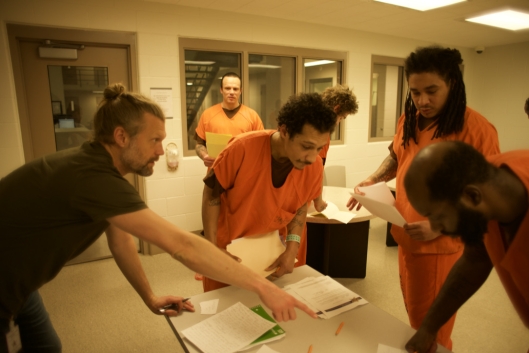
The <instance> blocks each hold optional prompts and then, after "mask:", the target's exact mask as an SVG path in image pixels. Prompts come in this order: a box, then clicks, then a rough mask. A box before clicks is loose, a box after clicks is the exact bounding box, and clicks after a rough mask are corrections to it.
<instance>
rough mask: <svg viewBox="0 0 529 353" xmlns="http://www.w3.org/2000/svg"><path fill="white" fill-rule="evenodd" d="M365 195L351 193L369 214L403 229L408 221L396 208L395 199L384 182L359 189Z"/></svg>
mask: <svg viewBox="0 0 529 353" xmlns="http://www.w3.org/2000/svg"><path fill="white" fill-rule="evenodd" d="M358 190H360V191H361V192H363V193H364V194H365V195H358V194H355V193H351V195H353V196H354V198H355V199H356V200H358V202H360V203H361V204H362V206H364V207H365V208H366V209H367V210H368V211H369V212H371V213H372V214H374V215H375V216H377V217H380V218H382V219H383V220H386V221H388V222H390V223H393V224H396V225H398V226H399V227H403V226H404V224H406V220H405V219H404V217H402V215H401V214H400V213H399V211H398V210H397V209H396V208H395V198H394V197H393V194H392V193H391V190H389V188H388V186H387V185H386V183H384V182H380V183H377V184H374V185H370V186H362V187H359V188H358Z"/></svg>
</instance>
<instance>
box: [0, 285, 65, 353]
mask: <svg viewBox="0 0 529 353" xmlns="http://www.w3.org/2000/svg"><path fill="white" fill-rule="evenodd" d="M15 324H17V325H18V327H19V330H20V340H21V341H22V348H23V351H24V353H33V352H39V353H41V352H42V353H60V352H61V351H62V344H61V340H60V338H59V336H58V335H57V333H56V332H55V329H54V328H53V325H52V323H51V320H50V317H49V315H48V312H47V311H46V308H45V307H44V303H43V302H42V298H41V297H40V294H39V292H38V291H35V292H33V293H31V294H30V296H29V297H28V299H27V300H26V302H25V303H24V306H23V307H22V309H21V310H20V312H19V313H18V315H17V317H16V318H15ZM0 342H1V344H0V353H4V352H7V347H6V344H5V334H4V333H3V334H2V339H0Z"/></svg>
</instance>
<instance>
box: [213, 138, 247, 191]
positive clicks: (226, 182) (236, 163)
mask: <svg viewBox="0 0 529 353" xmlns="http://www.w3.org/2000/svg"><path fill="white" fill-rule="evenodd" d="M244 156H245V149H244V148H243V146H242V145H241V142H240V141H234V139H233V138H232V139H231V140H230V142H228V146H226V148H224V150H222V152H221V153H220V154H219V155H218V156H217V158H216V159H215V162H213V165H212V166H211V168H212V169H213V170H214V171H215V176H216V177H217V181H218V182H219V183H220V185H221V186H222V188H223V189H224V190H228V189H230V188H231V187H232V186H233V184H234V182H235V178H236V177H237V174H238V172H239V168H240V167H241V164H242V163H243V161H244Z"/></svg>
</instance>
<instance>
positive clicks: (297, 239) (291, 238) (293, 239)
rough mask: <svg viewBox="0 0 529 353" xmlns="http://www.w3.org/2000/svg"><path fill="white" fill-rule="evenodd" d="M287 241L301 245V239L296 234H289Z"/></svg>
mask: <svg viewBox="0 0 529 353" xmlns="http://www.w3.org/2000/svg"><path fill="white" fill-rule="evenodd" d="M287 241H295V242H298V243H301V237H300V236H299V235H296V234H289V235H287Z"/></svg>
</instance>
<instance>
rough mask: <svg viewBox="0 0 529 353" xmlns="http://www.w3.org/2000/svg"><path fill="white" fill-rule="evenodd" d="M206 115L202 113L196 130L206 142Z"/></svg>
mask: <svg viewBox="0 0 529 353" xmlns="http://www.w3.org/2000/svg"><path fill="white" fill-rule="evenodd" d="M205 115H206V114H205V112H204V113H202V115H201V116H200V119H199V120H198V124H197V128H196V129H195V133H196V134H197V135H198V137H200V138H201V139H202V140H204V141H206V128H205V126H204V120H205Z"/></svg>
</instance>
